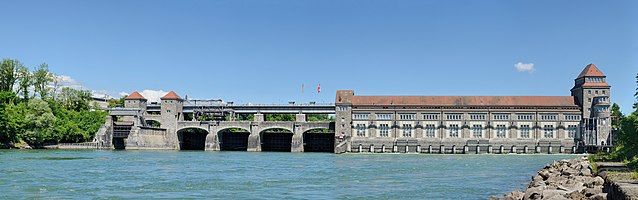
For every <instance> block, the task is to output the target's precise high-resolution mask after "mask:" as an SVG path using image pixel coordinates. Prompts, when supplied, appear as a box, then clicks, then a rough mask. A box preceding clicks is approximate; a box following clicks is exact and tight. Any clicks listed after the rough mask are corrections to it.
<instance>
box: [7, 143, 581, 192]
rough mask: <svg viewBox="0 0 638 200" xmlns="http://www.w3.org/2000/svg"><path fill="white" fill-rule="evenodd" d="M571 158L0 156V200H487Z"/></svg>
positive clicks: (181, 154)
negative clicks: (195, 199)
mask: <svg viewBox="0 0 638 200" xmlns="http://www.w3.org/2000/svg"><path fill="white" fill-rule="evenodd" d="M574 157H577V155H487V154H485V155H427V154H341V155H336V154H330V153H274V152H204V151H92V150H86V151H70V150H0V198H1V199H25V198H26V199H152V198H169V199H184V198H186V199H193V198H205V199H487V198H489V196H490V195H497V196H502V195H503V194H505V193H508V192H510V191H512V190H514V189H523V188H524V187H525V184H527V183H528V182H529V180H530V177H531V176H532V175H534V174H535V173H536V172H537V171H538V170H539V169H541V168H542V167H543V166H544V165H546V164H548V163H550V162H552V161H553V160H559V159H569V158H574Z"/></svg>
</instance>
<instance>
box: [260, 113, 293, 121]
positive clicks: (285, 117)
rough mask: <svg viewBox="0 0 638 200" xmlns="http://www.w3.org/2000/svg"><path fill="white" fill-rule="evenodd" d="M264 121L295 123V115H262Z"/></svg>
mask: <svg viewBox="0 0 638 200" xmlns="http://www.w3.org/2000/svg"><path fill="white" fill-rule="evenodd" d="M264 120H265V121H278V122H285V121H295V115H293V114H264Z"/></svg>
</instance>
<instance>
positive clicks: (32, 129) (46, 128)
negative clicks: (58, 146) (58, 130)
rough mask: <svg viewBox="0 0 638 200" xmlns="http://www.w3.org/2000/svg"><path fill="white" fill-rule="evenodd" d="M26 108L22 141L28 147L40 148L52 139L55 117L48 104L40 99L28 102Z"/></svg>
mask: <svg viewBox="0 0 638 200" xmlns="http://www.w3.org/2000/svg"><path fill="white" fill-rule="evenodd" d="M27 107H28V109H27V112H26V115H25V119H26V121H27V127H26V133H25V135H24V137H23V138H22V139H24V140H25V142H27V143H29V144H30V145H35V146H36V147H41V146H42V145H43V143H44V142H45V141H47V142H49V141H50V139H51V138H52V136H53V128H54V125H55V120H56V117H55V115H53V112H52V111H51V108H49V104H48V103H47V102H46V101H43V100H41V99H31V100H29V103H28V105H27ZM53 142H56V141H53Z"/></svg>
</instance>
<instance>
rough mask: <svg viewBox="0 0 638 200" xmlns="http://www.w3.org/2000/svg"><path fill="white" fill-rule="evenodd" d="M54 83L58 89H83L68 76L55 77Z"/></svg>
mask: <svg viewBox="0 0 638 200" xmlns="http://www.w3.org/2000/svg"><path fill="white" fill-rule="evenodd" d="M55 81H56V82H57V86H58V87H59V88H63V87H69V88H73V89H76V90H82V89H84V86H82V84H81V83H80V82H79V81H77V80H75V79H73V78H71V77H70V76H65V75H55Z"/></svg>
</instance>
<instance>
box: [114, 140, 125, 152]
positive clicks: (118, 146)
mask: <svg viewBox="0 0 638 200" xmlns="http://www.w3.org/2000/svg"><path fill="white" fill-rule="evenodd" d="M113 148H115V149H118V150H121V149H126V145H125V144H124V138H113Z"/></svg>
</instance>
